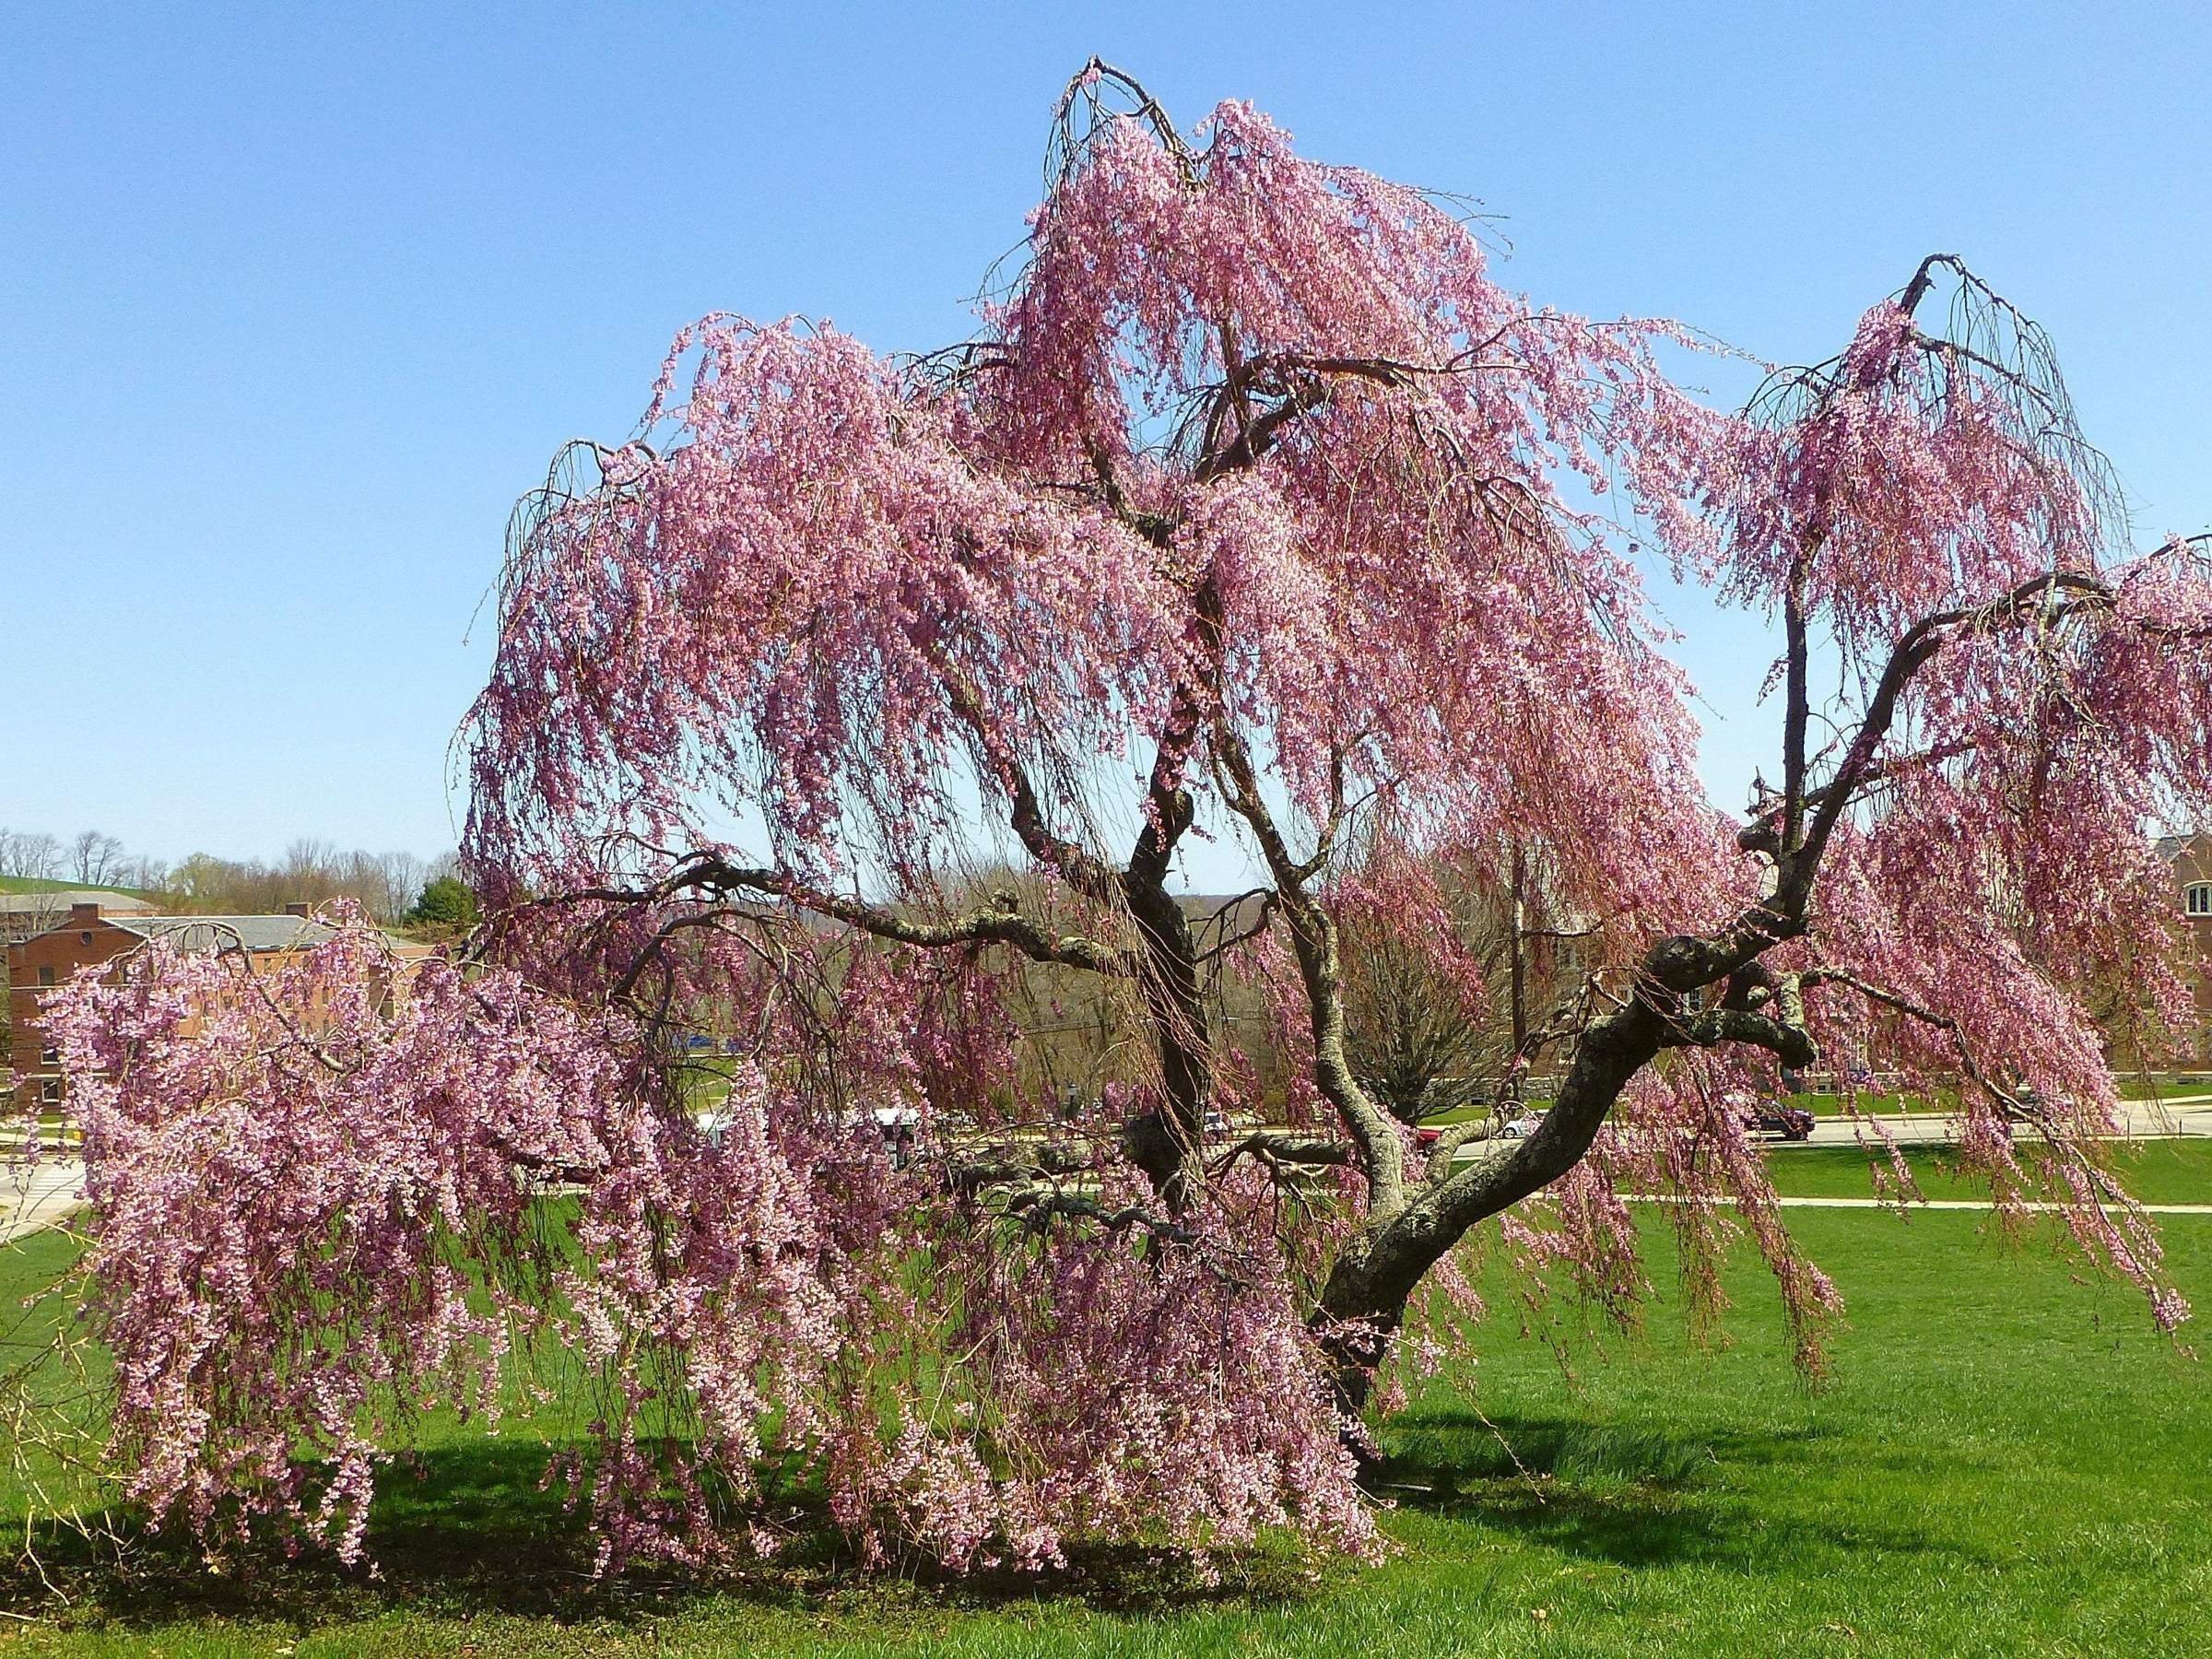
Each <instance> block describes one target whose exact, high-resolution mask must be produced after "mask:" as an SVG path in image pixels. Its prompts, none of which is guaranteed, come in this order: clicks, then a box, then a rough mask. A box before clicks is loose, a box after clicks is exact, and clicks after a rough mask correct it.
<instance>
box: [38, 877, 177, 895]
mask: <svg viewBox="0 0 2212 1659" xmlns="http://www.w3.org/2000/svg"><path fill="white" fill-rule="evenodd" d="M0 893H114V894H117V895H119V896H121V897H123V898H125V899H145V900H149V901H150V900H154V899H157V898H159V896H160V895H159V894H157V893H149V892H147V890H146V889H145V888H125V887H107V886H103V885H102V884H101V883H100V882H97V881H48V880H46V879H44V878H43V877H37V876H0Z"/></svg>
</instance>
